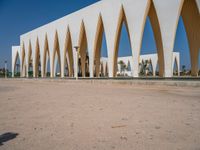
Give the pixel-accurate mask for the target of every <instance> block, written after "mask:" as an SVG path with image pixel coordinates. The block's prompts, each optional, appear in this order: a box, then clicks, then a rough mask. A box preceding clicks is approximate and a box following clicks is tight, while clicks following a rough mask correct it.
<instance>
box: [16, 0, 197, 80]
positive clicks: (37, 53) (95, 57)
mask: <svg viewBox="0 0 200 150" xmlns="http://www.w3.org/2000/svg"><path fill="white" fill-rule="evenodd" d="M169 10H170V11H169ZM138 14H140V15H138ZM147 16H149V18H150V21H151V24H152V28H153V32H154V37H155V40H156V46H157V49H158V63H159V70H160V76H164V77H171V76H172V75H173V69H172V68H173V67H172V64H173V47H174V40H175V34H176V29H177V25H178V19H179V17H180V16H182V17H183V21H184V24H185V27H186V32H187V36H188V41H189V46H190V56H191V65H192V68H191V70H192V75H194V76H196V75H197V72H198V69H199V68H198V59H199V58H198V53H199V49H200V45H199V43H200V36H199V35H200V28H199V26H200V1H199V0H167V1H165V0H104V1H100V2H98V3H96V4H94V5H91V6H88V7H86V8H84V9H81V10H80V11H78V12H76V13H73V14H71V15H68V16H66V17H63V18H61V19H58V20H56V21H54V22H52V23H50V24H47V25H45V26H42V27H40V28H38V29H35V30H33V31H31V32H28V33H27V34H24V35H21V36H20V47H18V48H19V55H20V58H21V60H22V61H21V69H20V70H21V74H22V76H25V75H26V76H28V73H24V72H28V70H29V69H28V68H29V61H30V45H31V50H32V57H33V58H32V59H33V72H34V77H38V74H39V72H38V64H39V62H41V74H42V75H41V76H42V77H45V74H46V61H47V54H48V57H49V60H50V70H51V77H55V62H58V63H59V64H60V73H61V77H64V68H65V66H66V64H67V66H68V68H69V72H70V73H69V76H76V75H77V71H78V68H77V66H78V65H77V63H76V55H75V53H74V50H73V48H74V46H79V47H80V56H81V57H80V58H81V64H82V65H81V72H82V73H83V76H85V71H86V69H85V62H84V61H85V56H86V52H88V57H89V66H88V71H89V73H90V77H93V75H94V70H95V72H96V74H97V77H98V76H99V72H100V71H99V70H100V68H101V67H100V58H99V55H100V54H99V51H100V45H101V39H102V32H105V36H106V43H107V48H108V62H107V68H108V74H109V77H114V76H115V75H116V66H117V65H116V64H117V63H116V62H117V53H118V51H117V50H118V43H119V35H120V30H121V26H122V23H123V22H125V24H126V27H127V31H128V35H129V39H130V44H131V48H132V56H131V57H132V62H131V67H132V68H131V70H132V76H133V77H138V75H139V67H138V66H139V65H138V64H139V59H140V49H141V43H142V36H143V32H144V26H145V22H146V18H147ZM110 18H112V19H110ZM30 43H31V44H30ZM15 49H16V47H15V48H13V51H14V52H13V53H14V54H15V51H16V50H15ZM47 50H48V51H47ZM14 54H13V61H14V59H15V55H14ZM27 57H28V58H27ZM24 60H26V61H24ZM57 60H58V61H57ZM152 61H153V60H152ZM12 64H13V67H14V63H12ZM103 68H105V67H103ZM12 70H13V68H12Z"/></svg>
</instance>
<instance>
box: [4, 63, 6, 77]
mask: <svg viewBox="0 0 200 150" xmlns="http://www.w3.org/2000/svg"><path fill="white" fill-rule="evenodd" d="M4 63H5V78H7V60H5V62H4Z"/></svg>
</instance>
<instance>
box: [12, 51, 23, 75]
mask: <svg viewBox="0 0 200 150" xmlns="http://www.w3.org/2000/svg"><path fill="white" fill-rule="evenodd" d="M18 60H19V62H18V63H17V61H18ZM20 64H21V60H20V55H19V52H18V51H17V52H16V55H15V57H14V70H13V71H14V77H15V76H17V77H20V74H21V73H20Z"/></svg>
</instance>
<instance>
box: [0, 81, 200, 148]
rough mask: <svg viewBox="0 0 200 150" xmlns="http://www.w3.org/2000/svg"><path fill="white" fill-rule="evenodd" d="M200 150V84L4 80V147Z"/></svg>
mask: <svg viewBox="0 0 200 150" xmlns="http://www.w3.org/2000/svg"><path fill="white" fill-rule="evenodd" d="M112 149H114V150H200V88H192V87H185V88H184V87H181V88H180V87H179V88H178V87H168V86H155V85H154V86H145V85H138V86H136V85H121V84H117V85H116V84H115V85H114V84H100V83H95V84H94V83H93V84H92V83H85V82H76V81H63V82H54V81H53V82H51V81H45V80H44V81H33V80H25V81H23V80H20V81H16V80H10V81H4V80H0V150H112Z"/></svg>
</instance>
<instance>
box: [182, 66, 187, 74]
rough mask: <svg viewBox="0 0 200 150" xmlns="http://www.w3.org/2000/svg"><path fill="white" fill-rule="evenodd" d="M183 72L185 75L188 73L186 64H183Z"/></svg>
mask: <svg viewBox="0 0 200 150" xmlns="http://www.w3.org/2000/svg"><path fill="white" fill-rule="evenodd" d="M182 73H183V75H186V66H185V65H182Z"/></svg>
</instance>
